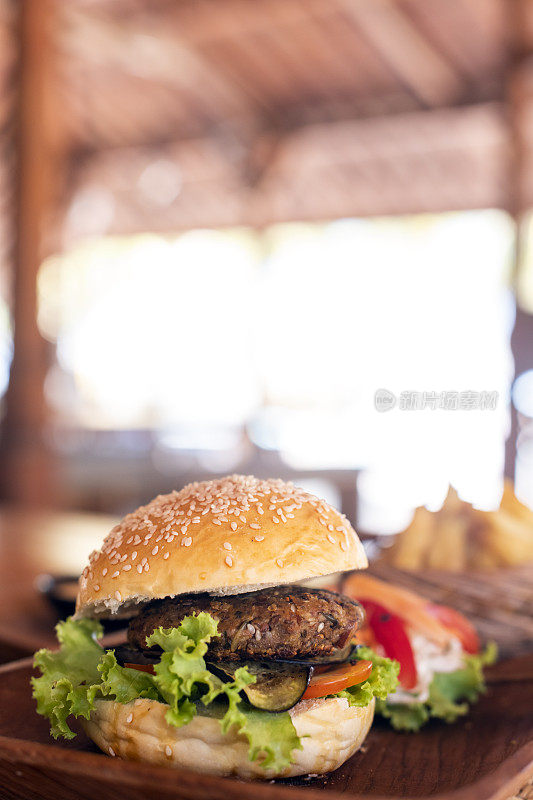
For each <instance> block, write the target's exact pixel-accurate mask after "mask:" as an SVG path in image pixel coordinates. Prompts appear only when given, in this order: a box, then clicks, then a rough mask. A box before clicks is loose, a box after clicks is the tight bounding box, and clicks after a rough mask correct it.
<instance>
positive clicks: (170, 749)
mask: <svg viewBox="0 0 533 800" xmlns="http://www.w3.org/2000/svg"><path fill="white" fill-rule="evenodd" d="M165 753H166V755H167V756H168V757H169V758H170V757H171V755H172V748H171V746H170V745H169V744H167V746H166V747H165Z"/></svg>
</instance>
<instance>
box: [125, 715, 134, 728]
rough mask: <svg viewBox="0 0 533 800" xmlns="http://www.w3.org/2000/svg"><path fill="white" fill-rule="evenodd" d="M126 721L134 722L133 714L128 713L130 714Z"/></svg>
mask: <svg viewBox="0 0 533 800" xmlns="http://www.w3.org/2000/svg"><path fill="white" fill-rule="evenodd" d="M126 722H127V723H128V725H129V724H130V722H133V714H128V716H127V717H126Z"/></svg>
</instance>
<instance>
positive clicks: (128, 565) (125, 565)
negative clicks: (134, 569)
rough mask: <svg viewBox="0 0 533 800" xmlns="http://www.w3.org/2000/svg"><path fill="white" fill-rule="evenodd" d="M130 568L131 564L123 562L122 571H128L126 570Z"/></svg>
mask: <svg viewBox="0 0 533 800" xmlns="http://www.w3.org/2000/svg"><path fill="white" fill-rule="evenodd" d="M130 569H131V564H124V566H123V567H122V571H123V572H128V570H130Z"/></svg>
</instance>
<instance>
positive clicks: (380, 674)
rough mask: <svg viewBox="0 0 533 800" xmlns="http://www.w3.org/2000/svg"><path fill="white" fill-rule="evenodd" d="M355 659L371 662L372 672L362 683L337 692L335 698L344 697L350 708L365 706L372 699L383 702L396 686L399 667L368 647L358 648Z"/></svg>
mask: <svg viewBox="0 0 533 800" xmlns="http://www.w3.org/2000/svg"><path fill="white" fill-rule="evenodd" d="M357 659H358V660H365V661H371V662H372V672H371V673H370V676H369V677H368V678H367V680H366V681H364V683H358V684H357V685H356V686H351V687H350V688H349V689H344V690H343V691H342V692H338V693H337V694H336V695H334V696H335V697H345V698H346V699H347V700H348V703H349V705H350V706H367V705H368V704H369V703H370V701H371V700H372V698H373V697H375V698H376V702H377V701H378V700H383V701H384V700H385V699H386V697H387V695H389V694H391V693H392V692H394V690H395V689H396V687H397V685H398V673H399V672H400V665H399V663H398V662H397V661H393V660H391V659H390V658H385V657H384V656H378V654H377V653H375V652H374V651H373V650H371V648H370V647H359V648H358V649H357Z"/></svg>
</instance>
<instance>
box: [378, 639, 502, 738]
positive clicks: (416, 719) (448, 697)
mask: <svg viewBox="0 0 533 800" xmlns="http://www.w3.org/2000/svg"><path fill="white" fill-rule="evenodd" d="M496 657H497V648H496V645H495V644H494V642H492V643H490V644H489V645H488V646H487V647H486V649H485V651H484V652H483V653H479V654H478V655H468V654H467V653H465V655H464V666H463V668H462V669H458V670H455V672H438V673H436V674H435V675H434V677H433V680H432V681H431V683H430V685H429V697H428V699H427V700H426V701H425V702H424V703H418V702H413V703H389V702H387V701H386V700H385V699H383V698H380V699H379V700H378V701H377V704H376V711H378V712H379V713H380V714H381V715H382V716H383V717H386V718H387V719H390V722H391V725H392V727H393V728H395V729H396V730H399V731H414V732H416V731H419V730H420V728H421V727H422V726H423V725H425V723H426V722H427V721H428V720H429V719H430V718H432V717H435V718H437V719H443V720H445V722H455V721H456V720H457V719H458V718H459V717H462V716H464V715H465V714H467V713H468V711H469V708H470V705H469V704H470V703H475V702H476V701H477V700H478V698H479V696H480V694H482V693H484V692H485V691H486V686H485V680H484V677H483V667H484V666H488V665H489V664H493V663H494V662H495V661H496Z"/></svg>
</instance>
